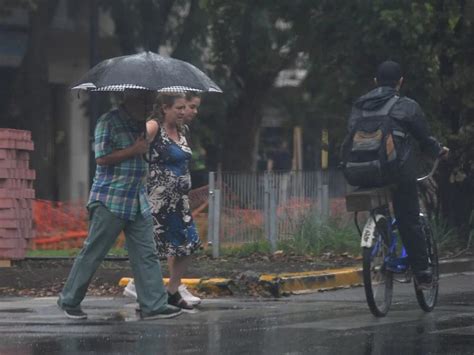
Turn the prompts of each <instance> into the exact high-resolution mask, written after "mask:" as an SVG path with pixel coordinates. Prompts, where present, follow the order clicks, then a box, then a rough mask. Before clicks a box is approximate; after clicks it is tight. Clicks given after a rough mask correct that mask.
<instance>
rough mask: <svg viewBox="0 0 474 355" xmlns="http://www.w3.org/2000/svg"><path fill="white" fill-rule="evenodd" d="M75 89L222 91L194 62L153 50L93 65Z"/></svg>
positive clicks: (75, 85)
mask: <svg viewBox="0 0 474 355" xmlns="http://www.w3.org/2000/svg"><path fill="white" fill-rule="evenodd" d="M72 89H82V90H87V91H124V90H125V89H143V90H153V91H160V92H183V91H204V92H222V90H221V89H220V88H219V86H217V84H216V83H214V82H213V81H212V80H211V79H210V78H209V77H208V76H207V75H206V74H204V73H203V72H202V71H201V70H199V69H198V68H196V67H195V66H194V65H192V64H189V63H187V62H184V61H182V60H178V59H174V58H167V57H163V56H161V55H158V54H156V53H153V52H143V53H139V54H133V55H126V56H122V57H115V58H111V59H106V60H104V61H102V62H100V63H99V64H97V65H96V66H94V67H93V68H91V69H90V70H89V71H88V72H87V73H86V74H85V75H84V77H83V78H82V79H81V80H79V81H78V82H77V83H76V84H74V86H73V87H72Z"/></svg>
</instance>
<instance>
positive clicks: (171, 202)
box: [147, 93, 201, 312]
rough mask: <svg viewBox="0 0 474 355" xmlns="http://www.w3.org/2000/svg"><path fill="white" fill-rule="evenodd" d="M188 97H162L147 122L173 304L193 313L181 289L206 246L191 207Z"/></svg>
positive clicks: (160, 245) (152, 189) (151, 183)
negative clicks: (196, 256)
mask: <svg viewBox="0 0 474 355" xmlns="http://www.w3.org/2000/svg"><path fill="white" fill-rule="evenodd" d="M186 109H187V106H186V96H185V94H182V93H174V94H167V93H162V94H160V95H158V98H157V103H156V105H155V108H154V112H153V115H152V117H153V119H152V120H149V121H148V122H147V133H148V136H149V139H150V140H151V146H150V172H149V177H148V196H149V198H150V203H151V210H152V216H153V224H154V225H153V229H154V235H155V241H156V244H157V250H158V254H159V256H160V257H162V258H165V257H166V258H167V260H168V268H169V271H170V280H169V283H168V286H167V287H168V303H169V304H171V305H175V306H177V307H179V308H181V309H182V310H183V311H188V312H190V311H192V310H193V305H192V304H191V303H189V302H187V301H185V300H184V299H183V297H182V295H181V293H180V292H179V287H180V286H181V278H182V277H183V276H184V273H185V272H186V270H187V267H188V265H189V262H190V255H191V254H192V253H194V252H195V251H196V250H197V249H199V248H200V247H201V241H200V239H199V236H198V233H197V229H196V226H195V224H194V221H193V218H192V215H191V210H190V207H189V198H188V192H189V190H190V189H191V175H190V173H189V167H188V166H189V161H190V160H191V156H192V151H191V149H190V147H189V145H188V142H187V140H186V137H185V135H184V132H183V130H182V129H183V124H184V120H185V118H186Z"/></svg>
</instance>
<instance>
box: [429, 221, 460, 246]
mask: <svg viewBox="0 0 474 355" xmlns="http://www.w3.org/2000/svg"><path fill="white" fill-rule="evenodd" d="M430 226H431V231H432V232H433V236H434V239H435V240H436V242H437V243H438V250H439V253H440V254H444V253H446V252H450V251H451V252H452V251H454V250H455V249H456V248H457V247H459V246H460V240H459V237H458V235H457V233H456V230H455V229H454V228H452V227H450V226H449V224H448V223H447V222H446V220H444V219H443V218H431V220H430Z"/></svg>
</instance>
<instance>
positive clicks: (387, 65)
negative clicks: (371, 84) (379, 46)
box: [376, 60, 402, 86]
mask: <svg viewBox="0 0 474 355" xmlns="http://www.w3.org/2000/svg"><path fill="white" fill-rule="evenodd" d="M401 77H402V69H401V68H400V64H398V63H397V62H394V61H392V60H387V61H385V62H383V63H381V64H380V65H379V66H378V67H377V74H376V78H377V83H378V85H380V86H385V85H387V86H395V85H396V84H397V83H398V81H399V80H400V78H401Z"/></svg>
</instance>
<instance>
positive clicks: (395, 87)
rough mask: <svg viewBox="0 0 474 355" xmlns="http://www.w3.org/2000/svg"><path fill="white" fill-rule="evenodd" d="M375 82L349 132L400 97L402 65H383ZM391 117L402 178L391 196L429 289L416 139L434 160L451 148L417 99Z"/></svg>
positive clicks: (396, 107) (404, 102)
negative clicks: (434, 131) (438, 136)
mask: <svg viewBox="0 0 474 355" xmlns="http://www.w3.org/2000/svg"><path fill="white" fill-rule="evenodd" d="M374 82H375V85H376V88H375V89H373V90H371V91H370V92H368V93H366V94H365V95H363V96H361V97H359V98H358V99H357V100H356V101H355V102H354V104H353V107H352V112H351V115H350V117H349V131H350V130H351V129H352V127H353V125H354V124H355V122H356V121H357V120H358V119H360V118H361V117H362V116H363V115H364V111H376V110H379V109H380V108H382V107H383V106H384V105H385V104H386V103H387V101H389V100H391V99H392V98H393V97H394V96H397V97H398V96H399V90H400V88H401V86H402V83H403V76H402V71H401V68H400V65H399V64H398V63H396V62H394V61H385V62H383V63H381V64H380V65H379V66H378V67H377V71H376V77H375V78H374ZM389 118H390V119H391V121H392V122H391V124H392V126H393V128H394V132H398V133H399V134H397V136H395V137H394V139H395V145H396V147H397V155H398V158H397V159H398V163H399V166H400V169H399V173H400V175H399V179H398V182H397V184H396V186H395V189H394V191H393V194H392V195H393V208H394V212H395V217H396V219H397V225H398V229H399V231H400V236H401V238H402V241H403V244H404V246H405V249H406V250H407V254H408V262H409V263H410V265H411V267H412V269H413V272H414V275H415V280H416V284H417V286H418V287H419V288H429V287H431V285H432V279H433V277H432V270H431V268H430V267H429V265H428V256H427V252H426V243H425V238H424V235H423V230H422V227H421V223H420V219H419V214H420V205H419V201H418V189H417V182H416V177H417V176H416V173H417V169H416V167H417V164H418V162H417V159H416V156H415V154H414V151H413V146H414V141H413V140H414V139H415V140H416V141H418V143H419V145H420V148H421V150H422V151H423V152H425V153H428V154H429V155H431V156H432V157H433V158H436V157H443V158H446V157H447V155H448V152H449V149H448V148H446V147H443V146H442V145H441V144H440V143H439V142H438V141H437V140H436V139H435V138H434V137H432V136H431V133H430V129H429V127H428V124H427V121H426V119H425V115H424V113H423V111H422V110H421V107H420V105H419V104H418V103H417V102H416V101H415V100H412V99H410V98H408V97H403V96H402V97H399V98H398V100H396V101H395V103H394V104H393V106H392V108H391V110H390V112H389Z"/></svg>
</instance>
